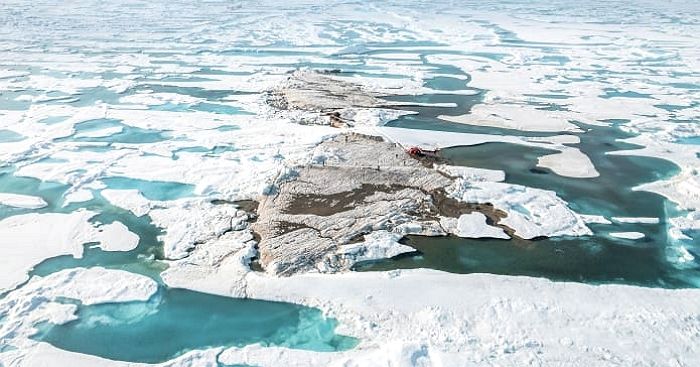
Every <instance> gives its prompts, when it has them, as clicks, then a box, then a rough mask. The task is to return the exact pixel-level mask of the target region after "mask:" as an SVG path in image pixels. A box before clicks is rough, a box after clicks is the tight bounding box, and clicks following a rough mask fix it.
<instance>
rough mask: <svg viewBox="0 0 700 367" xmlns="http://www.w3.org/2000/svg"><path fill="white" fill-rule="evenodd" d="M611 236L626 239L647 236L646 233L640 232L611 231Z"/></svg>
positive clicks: (637, 238)
mask: <svg viewBox="0 0 700 367" xmlns="http://www.w3.org/2000/svg"><path fill="white" fill-rule="evenodd" d="M610 236H611V237H615V238H622V239H626V240H639V239H642V238H644V237H645V236H644V233H640V232H610Z"/></svg>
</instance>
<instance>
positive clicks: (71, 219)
mask: <svg viewBox="0 0 700 367" xmlns="http://www.w3.org/2000/svg"><path fill="white" fill-rule="evenodd" d="M96 214H97V213H95V212H90V211H85V210H80V211H76V212H72V213H70V214H57V213H46V214H35V213H33V214H22V215H15V216H11V217H8V218H5V219H3V220H0V248H1V249H2V251H3V256H2V258H1V259H0V266H1V267H2V268H3V269H4V270H3V272H2V274H1V275H0V291H6V290H9V289H12V288H14V287H16V286H17V285H19V284H21V283H22V282H24V281H25V280H27V277H28V276H27V273H28V272H29V271H30V270H31V269H32V268H33V267H34V266H35V265H36V264H38V263H40V262H41V261H43V260H45V259H49V258H52V257H56V256H60V255H72V256H73V257H75V258H80V257H82V254H83V246H82V245H83V244H85V243H88V242H100V245H101V247H102V248H103V249H104V250H106V251H127V250H130V249H133V248H134V247H135V246H136V244H137V243H138V236H137V235H136V234H134V233H132V232H130V231H129V230H128V229H127V228H126V226H124V225H123V224H121V223H118V222H114V223H112V224H108V225H102V226H97V227H96V226H94V225H93V224H91V223H90V222H89V221H88V220H89V219H91V218H92V217H94V216H95V215H96Z"/></svg>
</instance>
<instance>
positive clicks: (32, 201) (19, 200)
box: [0, 193, 48, 209]
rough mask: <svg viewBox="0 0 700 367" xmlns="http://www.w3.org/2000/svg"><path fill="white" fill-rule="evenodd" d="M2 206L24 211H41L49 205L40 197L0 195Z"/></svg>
mask: <svg viewBox="0 0 700 367" xmlns="http://www.w3.org/2000/svg"><path fill="white" fill-rule="evenodd" d="M0 205H5V206H11V207H13V208H22V209H41V208H44V207H46V206H47V205H48V204H47V203H46V201H45V200H44V199H42V198H40V197H38V196H30V195H20V194H7V193H0Z"/></svg>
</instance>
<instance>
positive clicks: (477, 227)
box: [440, 212, 510, 239]
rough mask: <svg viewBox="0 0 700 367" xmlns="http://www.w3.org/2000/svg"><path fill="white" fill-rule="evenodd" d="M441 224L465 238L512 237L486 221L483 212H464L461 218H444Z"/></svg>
mask: <svg viewBox="0 0 700 367" xmlns="http://www.w3.org/2000/svg"><path fill="white" fill-rule="evenodd" d="M440 224H441V225H442V226H443V228H445V230H446V231H448V232H450V233H453V234H454V235H456V236H458V237H464V238H502V239H509V238H510V237H509V236H508V235H507V234H506V233H505V232H504V231H503V229H501V228H498V227H493V226H490V225H488V224H487V223H486V216H485V215H484V214H483V213H479V212H473V213H469V214H462V215H461V216H460V217H459V218H457V219H455V218H442V219H441V220H440Z"/></svg>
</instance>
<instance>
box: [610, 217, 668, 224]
mask: <svg viewBox="0 0 700 367" xmlns="http://www.w3.org/2000/svg"><path fill="white" fill-rule="evenodd" d="M612 220H614V221H615V222H617V223H636V224H659V218H654V217H612Z"/></svg>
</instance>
